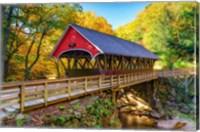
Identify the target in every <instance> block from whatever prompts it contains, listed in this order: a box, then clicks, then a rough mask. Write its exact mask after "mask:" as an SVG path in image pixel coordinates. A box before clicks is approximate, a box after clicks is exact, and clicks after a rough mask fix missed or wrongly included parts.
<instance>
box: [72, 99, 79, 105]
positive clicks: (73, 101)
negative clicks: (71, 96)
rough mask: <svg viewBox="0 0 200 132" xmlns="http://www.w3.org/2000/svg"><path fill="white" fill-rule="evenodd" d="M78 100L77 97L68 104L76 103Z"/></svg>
mask: <svg viewBox="0 0 200 132" xmlns="http://www.w3.org/2000/svg"><path fill="white" fill-rule="evenodd" d="M78 102H80V100H79V99H75V100H72V101H70V104H76V103H78Z"/></svg>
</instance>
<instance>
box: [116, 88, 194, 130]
mask: <svg viewBox="0 0 200 132" xmlns="http://www.w3.org/2000/svg"><path fill="white" fill-rule="evenodd" d="M119 94H120V95H122V96H119V97H118V100H117V108H118V111H119V118H120V121H121V124H122V128H128V129H129V128H132V129H157V130H158V129H159V130H195V129H196V128H195V127H196V126H195V123H194V122H191V121H189V120H186V119H182V118H180V117H178V116H173V117H170V118H169V117H168V116H166V114H165V112H164V111H163V109H162V108H163V107H162V105H161V103H160V102H157V105H159V108H161V109H159V108H156V110H155V109H153V108H152V107H151V106H149V104H148V103H147V102H146V101H145V100H144V99H143V98H141V97H140V96H139V95H138V93H137V92H136V91H135V90H134V89H131V90H129V91H126V92H125V91H123V90H122V91H121V93H119Z"/></svg>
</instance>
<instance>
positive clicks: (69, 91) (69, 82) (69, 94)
mask: <svg viewBox="0 0 200 132" xmlns="http://www.w3.org/2000/svg"><path fill="white" fill-rule="evenodd" d="M67 86H68V95H69V98H70V96H71V94H70V80H68V85H67Z"/></svg>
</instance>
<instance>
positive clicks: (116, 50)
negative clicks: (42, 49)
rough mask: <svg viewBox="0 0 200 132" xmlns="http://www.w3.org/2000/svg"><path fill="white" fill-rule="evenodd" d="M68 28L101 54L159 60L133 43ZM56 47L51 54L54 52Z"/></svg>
mask: <svg viewBox="0 0 200 132" xmlns="http://www.w3.org/2000/svg"><path fill="white" fill-rule="evenodd" d="M69 27H72V28H74V29H75V30H76V31H77V32H79V33H80V34H81V35H82V36H83V37H84V38H85V39H86V40H88V41H89V42H90V43H91V44H92V45H93V46H95V47H96V48H97V49H98V50H99V51H100V53H101V54H112V55H120V56H121V55H123V56H130V57H142V58H149V59H159V57H158V56H156V55H155V54H154V53H152V52H150V51H149V50H147V49H146V48H144V47H143V46H142V45H139V44H136V43H134V42H130V41H127V40H124V39H121V38H118V37H115V36H112V35H108V34H105V33H101V32H98V31H95V30H92V29H88V28H84V27H81V26H78V25H75V24H69V26H68V28H69ZM61 39H62V38H61ZM58 45H59V43H58ZM56 47H57V46H56ZM56 47H55V49H54V51H53V53H54V52H55V50H56ZM53 53H52V54H53Z"/></svg>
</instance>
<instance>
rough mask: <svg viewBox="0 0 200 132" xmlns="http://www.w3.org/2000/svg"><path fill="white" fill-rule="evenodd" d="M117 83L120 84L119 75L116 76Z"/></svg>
mask: <svg viewBox="0 0 200 132" xmlns="http://www.w3.org/2000/svg"><path fill="white" fill-rule="evenodd" d="M117 81H118V85H120V75H118V77H117Z"/></svg>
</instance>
